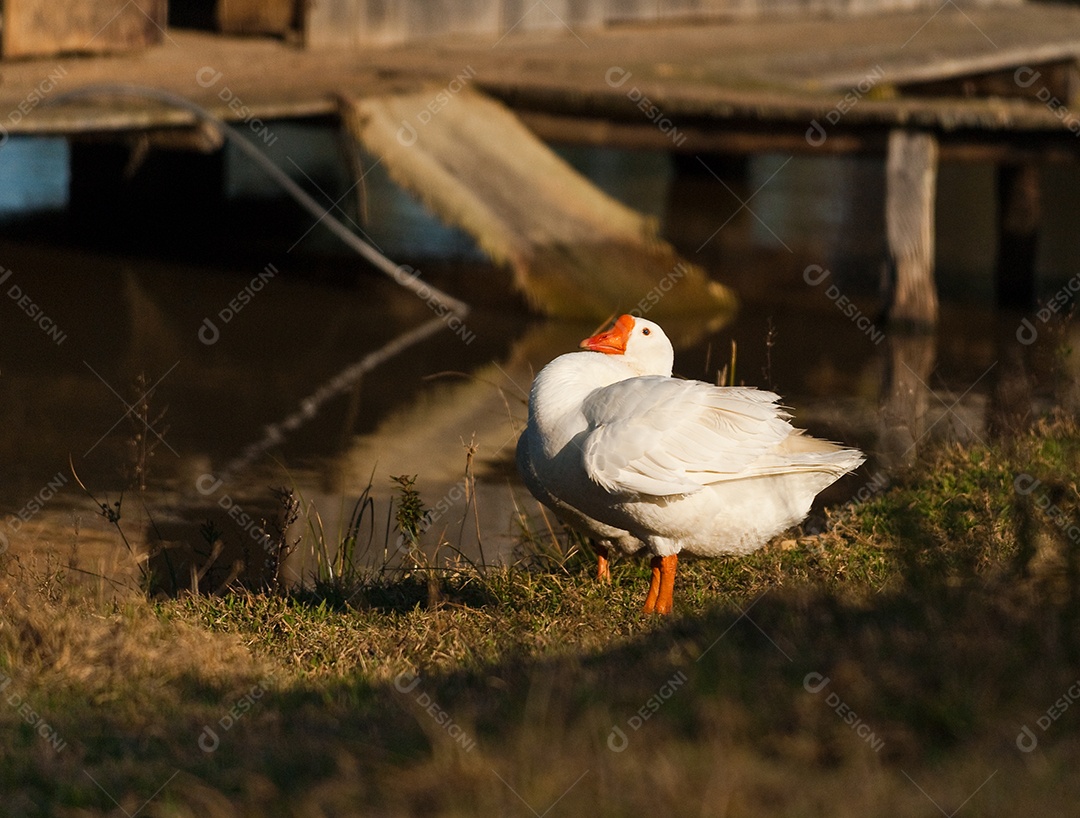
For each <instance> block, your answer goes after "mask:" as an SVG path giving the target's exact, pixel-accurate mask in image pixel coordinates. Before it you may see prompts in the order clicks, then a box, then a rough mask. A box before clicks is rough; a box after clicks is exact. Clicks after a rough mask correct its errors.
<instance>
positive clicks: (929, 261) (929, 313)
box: [885, 130, 938, 327]
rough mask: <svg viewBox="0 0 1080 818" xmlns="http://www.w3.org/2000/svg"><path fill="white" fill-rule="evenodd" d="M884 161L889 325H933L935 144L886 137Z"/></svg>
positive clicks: (924, 137) (904, 135) (897, 134)
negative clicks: (890, 274)
mask: <svg viewBox="0 0 1080 818" xmlns="http://www.w3.org/2000/svg"><path fill="white" fill-rule="evenodd" d="M888 151H889V152H888V158H887V160H886V163H885V172H886V179H885V228H886V232H887V233H888V238H889V254H890V256H891V258H892V266H893V271H894V275H895V281H894V284H893V291H892V303H891V304H889V305H888V312H889V319H890V320H891V321H894V322H897V323H901V324H908V325H911V326H916V327H929V326H933V325H934V324H935V323H936V322H937V315H938V300H937V290H936V287H935V284H934V194H935V192H936V190H937V160H938V144H937V139H935V138H934V136H933V135H931V134H927V133H918V132H912V131H904V130H894V131H893V132H892V133H890V134H889V149H888Z"/></svg>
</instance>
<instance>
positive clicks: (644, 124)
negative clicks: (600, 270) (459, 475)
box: [0, 0, 1080, 323]
mask: <svg viewBox="0 0 1080 818" xmlns="http://www.w3.org/2000/svg"><path fill="white" fill-rule="evenodd" d="M553 4H554V0H549V2H548V3H546V4H545V5H550V6H552V7H554V5H553ZM647 5H650V7H651V6H652V5H653V4H647ZM560 7H562V6H560ZM825 42H827V43H829V48H828V49H823V48H821V47H820V44H821V43H825ZM586 46H587V47H586ZM1077 54H1080V9H1076V8H1070V7H1064V6H1053V5H1037V6H1035V5H1033V6H1025V7H1022V8H1012V7H991V8H972V9H968V8H965V10H964V11H961V10H959V9H954V8H952V7H951V6H948V5H947V6H946V7H941V8H937V7H936V6H935V12H934V13H932V14H928V13H926V12H925V11H918V12H910V13H897V14H890V15H880V16H871V15H867V16H854V17H847V18H843V19H825V18H798V19H795V18H792V19H784V20H771V21H767V22H766V21H757V20H751V21H746V22H740V23H737V24H726V25H714V26H713V25H704V24H694V25H683V26H677V25H665V26H664V27H662V28H649V27H637V26H633V27H618V28H607V29H603V30H590V29H588V28H587V27H582V28H579V29H577V30H566V29H563V30H561V31H559V32H558V33H551V32H546V33H544V34H543V35H542V36H540V35H533V34H530V33H528V32H522V31H519V30H518V29H515V30H514V31H512V32H510V33H509V34H508V35H506V36H499V37H495V36H494V35H489V36H487V37H484V38H474V39H464V38H449V39H444V40H432V41H431V43H430V44H428V45H427V46H425V47H424V48H422V49H420V48H416V47H415V46H402V47H397V48H384V49H365V50H363V51H360V52H354V51H350V50H333V49H325V50H323V49H315V50H303V49H297V48H293V47H290V46H288V45H286V44H284V43H282V42H281V41H279V40H267V39H252V38H245V39H232V40H228V41H225V42H223V40H222V38H221V37H219V36H214V35H209V34H196V33H190V32H179V31H170V33H169V38H168V42H167V43H165V44H163V45H162V46H161V47H160V48H159V49H157V50H156V51H155V52H154V54H153V59H152V60H150V59H136V58H132V57H125V56H122V55H116V56H110V57H107V58H100V59H95V60H89V59H88V60H71V61H65V66H64V67H65V74H64V76H63V77H62V79H59V80H57V82H56V83H55V85H56V86H57V87H59V88H60V89H61V90H66V89H74V88H77V87H79V86H80V85H85V84H88V83H100V82H108V81H110V80H112V81H124V82H136V83H140V84H144V85H149V86H154V87H163V88H166V89H168V90H171V91H173V92H175V93H178V94H182V95H184V96H187V97H190V98H191V99H193V100H194V101H195V102H198V103H199V104H201V105H203V106H205V107H208V108H210V109H211V110H213V111H214V112H215V113H216V114H217V115H219V116H221V117H222V118H224V119H227V120H230V121H232V122H234V123H235V124H236V125H237V126H238V127H240V128H241V129H248V130H250V131H251V133H252V134H254V135H255V136H256V138H257V139H259V138H265V135H266V134H268V133H269V129H268V127H267V123H268V122H269V121H270V120H271V119H273V118H281V117H308V116H331V117H338V116H339V112H340V105H339V98H340V96H341V95H342V94H345V95H348V96H350V97H353V98H357V99H364V98H368V97H371V98H374V97H386V96H387V95H392V94H412V93H416V92H419V93H421V94H422V93H427V94H429V99H430V100H431V101H430V103H429V108H428V111H429V113H430V114H431V116H440V115H442V113H444V112H445V111H446V110H448V109H449V108H448V106H451V105H453V104H454V103H453V100H454V98H455V96H456V95H455V94H454V93H451V92H450V91H452V88H451V86H452V84H453V83H454V82H455V81H456V80H458V79H459V78H461V77H462V76H467V79H466V80H462V81H461V82H463V83H464V84H465V85H467V86H468V87H469V88H474V89H476V90H480V91H483V92H485V93H487V94H489V95H491V96H493V97H495V98H496V99H498V100H500V101H502V102H503V103H504V104H505V105H507V106H508V107H509V108H510V109H511V110H512V111H513V112H514V113H515V114H516V115H517V116H518V117H519V118H520V119H521V121H522V122H523V123H524V124H525V125H526V126H527V127H528V128H529V129H530V130H531V131H532V132H533V133H535V134H537V135H538V136H539V137H540V138H542V139H545V140H555V141H562V142H571V143H574V142H576V143H586V144H595V145H612V146H619V147H640V148H650V149H659V150H667V151H678V152H683V153H687V154H690V155H694V154H704V153H723V154H735V155H746V154H754V153H759V152H766V151H768V152H785V153H795V152H799V153H803V154H808V155H822V154H827V153H871V154H878V155H881V156H887V155H889V154H890V153H891V154H892V156H891V159H890V161H887V163H886V165H887V167H891V168H892V169H893V173H892V174H891V176H890V179H889V185H888V187H889V191H890V192H889V199H890V205H889V213H890V217H889V226H888V227H889V229H888V232H889V234H890V236H891V238H892V256H893V258H894V262H895V267H896V270H897V274H898V276H899V278H898V279H897V282H896V286H895V288H894V292H895V293H896V294H897V298H898V299H901V303H900V304H898V307H900V309H899V313H898V314H899V315H902V316H903V317H904V319H905V320H906V321H909V322H911V323H932V322H933V320H934V316H935V307H934V304H935V299H934V298H933V297H932V293H928V290H929V289H930V287H931V286H932V281H933V270H932V260H933V254H932V246H933V243H932V232H930V227H929V226H932V224H933V200H934V196H933V189H934V181H933V179H934V174H935V169H936V163H937V162H938V161H942V162H944V161H982V162H992V163H995V164H997V165H998V166H999V167H1001V168H1002V171H1001V177H1000V180H1001V181H1000V184H999V196H1000V199H1001V204H1000V208H999V214H1000V216H999V224H1000V229H1001V242H1000V246H999V252H998V257H999V274H998V281H999V293H1000V295H1001V298H1002V300H1003V301H1004V302H1009V303H1023V302H1024V301H1026V300H1029V299H1030V297H1031V292H1032V289H1031V281H1030V272H1031V271H1030V264H1031V260H1032V258H1033V256H1034V253H1033V247H1034V242H1035V241H1036V235H1037V222H1038V214H1039V207H1038V202H1039V195H1038V189H1037V178H1036V176H1035V173H1034V171H1033V170H1032V168H1033V167H1034V165H1035V164H1036V163H1046V162H1074V161H1076V160H1077V158H1078V156H1080V139H1078V137H1077V134H1078V133H1080V103H1078V102H1077V100H1076V98H1075V92H1076V88H1077V82H1076V76H1077V72H1076V68H1075V60H1076V57H1077ZM627 55H633V61H632V62H630V61H629V59H628V56H627ZM52 68H54V65H53V63H51V62H48V61H42V62H35V61H26V62H19V63H13V64H10V65H8V66H6V67H5V72H4V74H5V76H4V79H5V82H4V83H3V85H0V127H2V128H3V129H4V133H5V134H7V135H14V134H17V133H58V134H65V135H67V136H69V137H70V138H72V139H74V140H80V139H83V138H88V137H91V136H92V137H93V138H94V139H98V140H100V139H103V138H115V139H120V140H123V139H127V138H128V135H130V134H138V135H139V136H140V139H143V140H146V139H149V140H150V141H151V143H154V142H155V140H158V139H161V138H164V135H167V138H168V139H169V140H171V142H170V144H172V145H173V146H174V147H175V146H179V145H182V144H185V139H186V143H187V144H188V145H189V146H190V147H192V148H195V149H201V150H205V149H206V148H207V147H211V148H213V147H214V144H213V141H212V140H209V141H208V140H207V139H206V135H205V133H204V131H203V130H202V129H201V128H198V127H194V126H193V121H194V118H193V116H192V115H191V114H190V113H189V112H187V111H184V110H179V109H176V108H173V107H170V106H165V105H161V104H157V103H146V102H134V101H125V102H122V103H118V102H117V100H116V98H115V97H109V96H102V97H101V98H100V99H99V100H91V99H80V100H79V101H77V102H71V103H65V104H63V105H50V104H47V101H46V103H43V102H42V101H41V100H40V99H39V100H37V101H34V100H30V98H29V97H28V92H29V91H31V90H32V89H34V88H35V87H39V86H40V83H41V82H42V80H43V78H45V77H47V76H48V72H49V71H50V70H51V69H52ZM39 96H41V95H39ZM45 96H47V95H45ZM28 100H30V101H29V102H28ZM4 111H11V112H13V113H12V114H10V115H7V116H6V117H5V115H4V114H3V112H4ZM16 113H17V115H16ZM185 134H186V137H185ZM261 135H263V136H261ZM912 157H916V158H918V165H917V166H914V165H911V164H910V160H911V158H912Z"/></svg>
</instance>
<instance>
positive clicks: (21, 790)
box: [0, 420, 1080, 816]
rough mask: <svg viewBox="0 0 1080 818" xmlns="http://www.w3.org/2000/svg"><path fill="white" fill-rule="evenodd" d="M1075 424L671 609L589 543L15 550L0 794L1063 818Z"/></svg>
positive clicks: (924, 486) (928, 472) (713, 566)
mask: <svg viewBox="0 0 1080 818" xmlns="http://www.w3.org/2000/svg"><path fill="white" fill-rule="evenodd" d="M1078 439H1080V438H1078V435H1077V429H1076V427H1075V426H1074V425H1073V424H1072V423H1070V422H1066V421H1063V420H1058V421H1056V422H1052V423H1051V422H1048V423H1045V424H1042V425H1040V426H1039V427H1037V428H1036V429H1035V430H1034V431H1032V432H1031V433H1028V434H1024V435H1021V436H1018V437H1015V438H1011V439H1008V440H1004V441H1000V442H998V443H996V444H995V446H994V447H992V448H985V447H981V446H974V447H964V448H961V447H945V448H942V449H940V450H938V451H936V452H934V453H932V454H931V455H930V456H929V457H928V458H927V459H926V460H925V461H924V462H922V463H920V464H919V465H917V466H915V467H913V468H912V469H911V470H910V471H909V472H907V473H905V474H902V475H899V476H896V477H895V478H894V480H893V482H892V484H891V485H889V486H881V487H880V488H879V490H877V492H876V493H874V494H872V496H870V497H868V498H867V499H865V500H864V501H863V502H861V503H859V504H857V505H849V506H846V507H843V508H839V509H832V510H831V511H830V512H829V519H828V528H827V530H826V531H825V532H824V533H820V534H817V535H814V536H810V535H804V534H803V533H802V532H798V531H796V532H792V533H790V534H789V535H787V536H786V537H781V538H779V539H778V540H776V541H774V542H773V543H771V544H770V545H769V546H767V547H766V548H764V549H762V550H760V551H758V552H756V553H754V554H752V555H749V556H747V557H744V558H738V559H735V558H732V559H720V560H692V559H686V560H683V561H682V562H681V564H680V566H679V575H678V580H677V585H676V596H675V600H676V610H675V615H674V616H672V617H671V618H668V619H663V618H657V617H649V616H645V615H643V614H642V613H641V612H640V607H641V604H642V602H643V600H644V594H645V589H646V587H647V583H648V570H647V565H646V563H645V562H644V561H641V560H637V559H626V560H621V561H619V562H617V563H616V564H615V565H614V567H613V571H612V583H611V584H610V585H602V584H599V583H597V582H596V581H595V580H594V579H593V576H592V575H593V573H594V571H595V565H594V563H593V558H592V555H591V554H590V552H589V551H588V549H587V548H585V547H583V546H582V545H581V544H578V543H574V542H572V541H571V542H563V543H560V544H559V545H558V548H555V547H554V546H551V545H550V544H549V546H546V548H547V553H546V555H545V556H544V557H543V558H535V559H532V560H529V561H525V562H523V563H522V564H520V565H518V566H515V567H512V568H501V569H493V570H490V571H487V572H480V571H478V570H476V569H475V568H474V567H472V566H470V565H468V564H467V563H463V564H461V565H458V566H456V567H453V566H451V567H449V568H446V569H440V570H438V571H434V570H432V567H431V566H426V565H422V564H417V565H416V566H415V567H413V568H410V569H403V570H402V571H400V572H396V573H381V574H379V573H376V574H371V575H356V576H352V577H351V578H350V582H349V583H343V582H341V581H338V582H336V583H322V584H320V585H319V586H317V587H315V588H309V589H306V590H302V591H294V592H289V593H285V592H278V593H272V592H258V593H257V592H253V591H243V590H237V591H234V592H230V593H226V594H223V595H219V596H206V595H192V594H185V595H181V596H179V597H178V598H172V599H157V600H154V601H147V600H146V599H145V598H143V597H140V596H137V595H136V596H133V597H132V598H130V599H125V600H123V601H122V602H121V601H116V600H112V601H104V600H101V599H98V598H95V597H93V596H91V595H89V594H88V593H87V592H85V591H83V590H81V589H80V587H79V586H78V585H77V584H76V583H74V582H72V581H71V579H70V578H69V577H66V576H65V574H64V571H63V570H60V569H56V568H52V569H49V570H48V571H46V572H45V573H36V574H35V573H32V572H30V571H28V570H27V569H25V568H22V567H21V566H20V565H19V564H18V563H17V562H15V561H11V560H9V561H8V562H7V563H6V564H5V566H4V577H3V579H2V580H0V593H2V598H3V607H2V609H0V615H2V616H0V686H2V687H0V730H2V731H3V734H4V735H5V736H6V737H7V738H6V739H5V741H4V742H3V744H2V745H0V791H2V792H3V793H4V801H3V812H4V813H5V814H11V815H28V816H37V815H41V816H45V815H58V814H70V815H88V816H93V815H101V816H104V815H114V814H123V813H122V812H120V811H119V810H118V805H119V809H120V810H123V811H126V812H128V813H129V814H131V815H134V814H136V813H138V814H149V815H175V816H188V815H191V816H195V815H198V816H206V815H209V816H233V815H237V816H238V815H260V816H261V815H271V816H276V815H281V816H301V815H303V816H307V815H372V814H378V815H390V816H397V815H401V816H405V815H450V816H452V815H478V814H480V815H488V814H493V815H494V814H498V815H529V814H530V813H535V814H547V815H551V816H557V815H578V814H582V813H584V814H590V815H597V816H600V815H640V814H664V815H684V814H685V815H695V816H697V815H701V814H717V815H730V816H742V815H791V816H802V815H829V816H834V815H835V816H847V815H851V816H855V815H859V816H866V815H890V816H893V815H899V816H906V815H912V816H916V815H918V816H924V815H931V814H936V812H937V808H935V803H934V802H936V803H937V804H938V805H939V806H940V808H941V809H942V810H944V811H945V812H946V814H953V813H954V812H956V811H957V810H961V809H962V812H961V813H960V814H961V815H968V814H970V815H1015V814H1017V813H1019V812H1021V811H1031V810H1039V811H1040V814H1041V813H1046V814H1067V813H1068V812H1069V811H1071V809H1072V805H1073V803H1075V801H1076V800H1077V797H1078V796H1080V779H1078V778H1077V777H1076V776H1075V775H1074V773H1073V766H1074V764H1073V759H1074V757H1075V753H1076V751H1077V749H1080V748H1078V744H1080V741H1078V739H1077V738H1076V737H1077V735H1078V733H1077V729H1076V728H1077V723H1078V722H1077V718H1078V717H1080V706H1076V705H1080V683H1078V679H1080V627H1078V626H1080V591H1078V588H1080V583H1078V569H1080V562H1078V554H1080V543H1078V542H1077V539H1078V536H1080V535H1077V534H1076V533H1075V532H1076V531H1077V529H1076V528H1075V526H1076V524H1077V522H1078V521H1080V496H1078V494H1077V490H1076V478H1075V475H1076V474H1078V473H1080V443H1078ZM413 519H414V520H415V516H414V517H413ZM339 574H340V572H339ZM1070 690H1071V691H1073V693H1070V692H1069V691H1070ZM1062 703H1064V706H1062ZM1044 722H1045V725H1046V726H1045V727H1044V726H1042V725H1043V723H1044ZM1025 726H1026V727H1027V728H1028V729H1029V730H1030V731H1032V735H1033V736H1034V738H1035V739H1036V741H1037V746H1035V748H1034V749H1033V750H1032V751H1031V752H1023V751H1022V750H1021V748H1020V747H1019V746H1018V744H1017V741H1018V737H1021V736H1022V735H1023V734H1022V732H1021V729H1022V728H1023V727H1025ZM931 799H932V800H931Z"/></svg>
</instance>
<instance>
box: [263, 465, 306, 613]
mask: <svg viewBox="0 0 1080 818" xmlns="http://www.w3.org/2000/svg"><path fill="white" fill-rule="evenodd" d="M273 494H274V499H276V500H277V501H278V514H277V517H275V518H274V519H273V520H272V521H271V522H269V523H268V522H267V521H266V520H263V533H264V534H265V535H266V539H265V541H264V545H265V547H266V582H267V585H268V586H269V589H270V591H271V592H273V593H276V594H280V593H282V592H283V587H282V583H281V574H282V571H283V570H284V568H285V561H286V560H287V559H288V558H289V555H290V554H292V553H293V551H295V550H296V546H298V545H299V544H300V537H297V538H296V539H295V540H293V541H292V542H291V543H290V542H289V529H290V528H291V527H292V525H293V524H294V523H295V522H296V521H297V520H298V519H300V501H299V500H297V499H296V496H295V495H294V494H293V490H292V489H290V488H286V487H284V486H282V487H281V488H276V489H273Z"/></svg>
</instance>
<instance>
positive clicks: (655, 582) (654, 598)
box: [645, 554, 679, 614]
mask: <svg viewBox="0 0 1080 818" xmlns="http://www.w3.org/2000/svg"><path fill="white" fill-rule="evenodd" d="M678 562H679V555H678V554H671V555H670V556H667V557H653V558H652V581H651V582H650V583H649V595H648V596H647V597H646V598H645V613H658V614H669V613H671V606H672V602H673V599H672V597H673V596H674V593H675V569H676V567H677V566H678Z"/></svg>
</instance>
